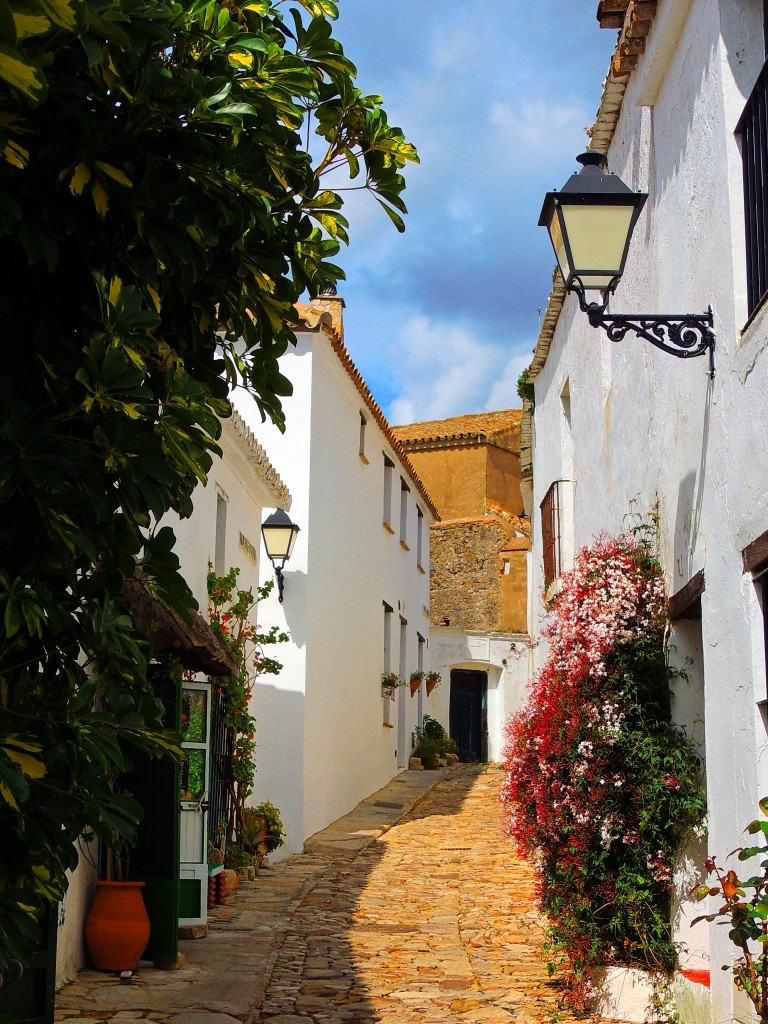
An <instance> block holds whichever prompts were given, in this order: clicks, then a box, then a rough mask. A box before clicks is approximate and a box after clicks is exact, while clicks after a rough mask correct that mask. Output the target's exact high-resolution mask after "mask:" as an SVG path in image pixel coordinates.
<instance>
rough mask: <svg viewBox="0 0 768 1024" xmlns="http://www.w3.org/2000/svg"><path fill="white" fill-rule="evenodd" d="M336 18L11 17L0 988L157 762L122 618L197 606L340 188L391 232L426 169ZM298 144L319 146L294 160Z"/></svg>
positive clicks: (114, 12)
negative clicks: (146, 759) (408, 175)
mask: <svg viewBox="0 0 768 1024" xmlns="http://www.w3.org/2000/svg"><path fill="white" fill-rule="evenodd" d="M335 14H336V8H335V5H334V4H333V3H331V2H330V0H297V2H287V0H283V2H275V3H269V2H268V0H246V2H244V3H242V4H241V5H238V4H237V3H236V2H234V0H187V2H184V3H176V2H172V0H152V2H149V3H145V2H143V0H142V2H139V0H13V2H12V3H11V2H9V0H0V266H1V267H2V268H3V270H2V277H1V278H0V325H2V326H1V327H0V329H1V330H2V332H3V340H4V345H3V357H4V358H3V364H2V367H0V550H1V551H2V555H0V620H1V621H2V625H3V628H2V631H1V632H0V836H2V841H1V842H0V911H1V913H0V971H2V970H3V967H4V965H5V964H6V963H7V961H8V960H9V959H10V958H13V957H18V958H21V959H25V958H26V957H27V955H28V952H29V948H30V944H31V943H32V942H33V941H34V918H36V917H37V916H38V915H39V912H40V909H41V907H42V906H43V904H44V903H45V901H49V900H55V899H57V898H58V897H59V896H60V895H61V893H62V891H63V889H64V887H65V885H66V879H65V873H64V872H65V869H66V868H67V867H69V866H71V864H72V861H73V856H74V855H73V850H72V840H73V839H74V838H75V837H76V836H77V835H78V834H79V833H80V832H81V831H82V830H83V829H85V828H88V829H92V830H93V831H95V832H96V833H97V834H98V835H101V836H103V837H104V838H106V839H108V840H110V839H113V840H115V839H117V838H118V837H119V836H120V835H127V836H128V837H129V838H130V835H131V833H132V831H133V829H134V828H135V824H136V819H137V816H138V808H137V807H136V806H135V804H133V802H132V801H131V800H130V798H129V797H125V796H124V797H114V796H112V795H110V794H111V790H108V788H107V789H105V784H104V780H105V779H106V778H107V777H109V776H110V775H114V774H116V773H119V772H120V771H121V770H122V769H123V768H124V767H125V764H126V757H127V750H128V747H127V745H126V744H130V743H139V744H140V745H146V744H147V742H149V741H148V737H149V738H150V739H151V742H152V743H154V744H155V745H157V744H160V745H161V746H162V744H163V743H165V744H166V745H168V743H169V742H170V741H169V740H168V739H167V738H166V739H163V738H162V737H163V734H162V722H161V710H162V709H161V707H160V705H159V702H158V701H157V700H156V698H155V696H154V694H153V693H152V691H151V688H150V687H149V686H148V684H147V683H146V681H145V680H146V671H145V669H146V657H147V652H146V650H145V649H143V647H142V642H141V641H140V640H139V639H138V638H137V637H136V635H135V630H134V627H133V623H132V621H131V618H130V616H129V614H128V613H127V609H126V607H125V605H124V604H123V602H122V598H121V596H120V589H121V584H122V582H123V580H124V579H125V578H127V577H131V576H132V575H133V574H134V569H135V563H136V560H140V561H141V564H142V572H143V579H144V581H145V583H146V585H147V586H148V587H149V588H150V589H151V590H152V591H153V592H154V593H155V594H156V595H157V596H158V597H159V598H160V599H162V600H163V601H165V602H166V603H170V604H173V605H174V606H176V607H179V608H188V607H191V606H193V605H194V601H193V599H192V596H191V594H190V593H189V591H188V589H187V587H186V584H185V583H184V581H183V579H182V578H181V576H180V575H179V573H178V562H177V559H176V556H175V555H174V552H173V535H172V533H171V531H170V530H169V529H168V528H167V527H165V528H164V527H162V526H160V525H158V524H159V523H160V521H161V519H162V516H163V515H164V514H165V513H166V512H167V511H168V510H171V509H173V510H175V511H176V512H178V513H180V514H181V515H182V516H185V515H188V514H189V513H190V512H191V496H192V492H193V489H194V487H195V485H196V484H197V483H198V482H199V481H204V480H205V476H206V472H207V471H208V469H209V468H210V465H211V460H212V458H213V456H214V455H215V454H216V452H217V447H216V439H217V437H218V434H219V430H220V422H219V420H220V417H222V416H226V415H228V414H229V412H230V407H229V402H228V399H227V395H228V388H231V387H234V386H236V385H243V386H247V387H248V388H249V389H250V390H251V391H252V393H253V394H254V396H255V397H256V400H257V402H258V403H259V406H260V408H261V410H262V414H263V415H269V416H271V417H272V418H273V419H274V420H275V421H276V422H277V423H279V424H281V423H282V412H281V407H280V396H282V395H286V394H288V393H289V392H290V384H289V382H288V381H287V380H286V379H285V377H284V376H283V375H282V374H281V372H280V368H279V363H278V360H279V357H280V356H281V355H282V353H283V352H285V350H286V348H287V346H288V345H289V344H290V343H291V342H292V340H293V335H292V331H291V328H292V326H294V325H295V314H294V310H293V303H294V302H295V301H296V299H297V298H298V297H299V295H300V294H301V293H302V291H303V290H304V289H305V288H307V287H312V286H313V285H315V284H317V283H318V282H319V281H320V280H324V279H328V280H335V279H337V278H338V277H340V276H341V273H342V272H341V270H340V269H339V268H338V267H337V266H335V265H334V264H333V263H331V262H330V260H331V259H332V258H333V256H334V255H335V253H336V252H337V251H338V248H339V244H340V243H341V242H344V241H345V240H346V230H347V224H346V221H345V219H344V217H343V216H342V214H341V212H340V210H341V206H342V198H341V196H340V195H339V193H338V192H335V191H332V190H330V189H326V188H324V187H323V184H322V179H323V175H324V174H325V173H327V172H329V171H338V169H339V167H340V165H344V166H345V167H346V168H348V171H349V174H350V176H351V177H352V178H356V179H357V181H358V182H359V185H358V186H357V187H363V188H367V189H368V190H369V191H370V192H371V193H372V194H373V196H374V197H375V199H376V200H377V201H378V202H379V203H380V204H381V205H382V206H383V207H384V209H385V210H386V211H387V213H388V214H389V216H390V218H391V219H392V220H393V221H394V222H395V224H396V225H397V227H398V228H402V220H401V218H400V213H402V212H403V211H404V210H405V207H404V205H403V201H402V198H401V192H402V189H403V187H404V182H403V178H402V176H401V175H400V170H401V168H402V167H403V165H404V164H405V162H406V161H408V160H414V159H416V154H415V151H414V149H413V147H412V146H410V145H409V144H408V143H407V142H406V141H405V139H404V137H403V134H402V132H401V131H400V130H399V129H397V128H394V127H392V126H390V125H389V124H388V123H387V118H386V115H385V112H384V110H383V109H382V106H381V102H380V100H379V98H378V97H375V96H365V95H363V94H362V93H361V92H360V91H359V90H358V89H357V88H356V86H355V84H354V77H355V69H354V66H353V65H352V64H351V62H350V61H349V60H348V58H347V57H346V56H345V55H344V53H343V50H342V47H341V46H340V44H339V43H338V41H336V40H335V39H334V38H333V36H332V33H331V26H330V23H329V19H331V18H333V17H334V16H335ZM311 136H312V137H314V140H315V141H314V142H313V144H312V147H311V150H312V151H311V152H310V146H309V140H310V137H311Z"/></svg>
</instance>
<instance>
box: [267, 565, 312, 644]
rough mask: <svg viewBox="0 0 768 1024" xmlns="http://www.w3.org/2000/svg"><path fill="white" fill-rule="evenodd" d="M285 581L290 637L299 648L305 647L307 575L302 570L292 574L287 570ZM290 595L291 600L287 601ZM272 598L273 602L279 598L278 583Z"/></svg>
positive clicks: (287, 626) (284, 576) (286, 612)
mask: <svg viewBox="0 0 768 1024" xmlns="http://www.w3.org/2000/svg"><path fill="white" fill-rule="evenodd" d="M283 580H284V585H285V600H284V602H283V610H284V612H285V622H286V628H287V630H288V635H289V636H290V638H291V640H292V642H293V643H295V644H296V646H297V647H304V646H305V644H306V642H307V616H306V607H307V574H306V573H305V572H301V571H300V570H296V571H295V572H292V571H291V570H289V569H285V570H284V572H283ZM289 594H290V600H288V599H287V598H288V595H289ZM270 597H271V599H273V600H274V599H275V598H276V597H277V583H275V589H274V590H273V592H272V594H271V595H270Z"/></svg>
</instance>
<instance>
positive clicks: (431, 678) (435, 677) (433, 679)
mask: <svg viewBox="0 0 768 1024" xmlns="http://www.w3.org/2000/svg"><path fill="white" fill-rule="evenodd" d="M442 678H443V677H442V676H441V675H440V673H439V672H434V671H430V672H427V696H429V695H430V693H432V691H433V690H434V688H435V687H436V686H437V685H438V683H439V682H440V680H441V679H442Z"/></svg>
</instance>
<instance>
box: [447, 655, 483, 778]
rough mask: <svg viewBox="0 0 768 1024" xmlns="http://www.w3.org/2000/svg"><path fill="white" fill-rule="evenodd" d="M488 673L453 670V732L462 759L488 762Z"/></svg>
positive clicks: (451, 730) (451, 709) (451, 725)
mask: <svg viewBox="0 0 768 1024" xmlns="http://www.w3.org/2000/svg"><path fill="white" fill-rule="evenodd" d="M487 693H488V673H487V672H474V671H469V670H466V669H452V670H451V707H450V734H451V736H452V737H453V739H454V740H456V743H457V745H458V747H459V757H460V758H461V760H462V761H484V760H486V758H487V756H488V754H487V749H486V748H487V743H486V700H487Z"/></svg>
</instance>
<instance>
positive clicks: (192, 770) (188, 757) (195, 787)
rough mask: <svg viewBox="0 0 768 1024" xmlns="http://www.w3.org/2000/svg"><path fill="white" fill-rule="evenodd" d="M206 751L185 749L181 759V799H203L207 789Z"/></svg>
mask: <svg viewBox="0 0 768 1024" xmlns="http://www.w3.org/2000/svg"><path fill="white" fill-rule="evenodd" d="M205 760H206V758H205V751H204V750H185V751H184V755H183V758H182V761H181V799H182V800H201V799H202V797H203V793H205V791H206V789H207V788H208V787H207V786H206V771H205Z"/></svg>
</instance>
